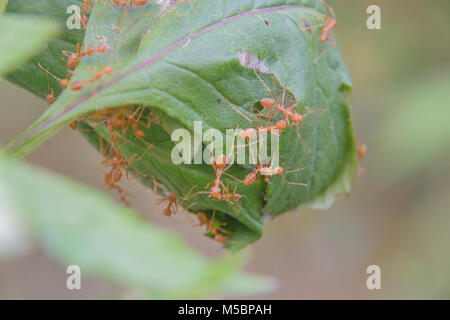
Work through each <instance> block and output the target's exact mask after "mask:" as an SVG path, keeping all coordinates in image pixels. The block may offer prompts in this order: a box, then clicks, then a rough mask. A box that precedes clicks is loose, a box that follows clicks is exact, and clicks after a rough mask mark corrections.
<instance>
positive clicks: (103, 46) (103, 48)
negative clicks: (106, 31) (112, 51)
mask: <svg viewBox="0 0 450 320" xmlns="http://www.w3.org/2000/svg"><path fill="white" fill-rule="evenodd" d="M107 51H108V49H107V48H106V46H105V45H101V46H98V47H97V52H99V53H107Z"/></svg>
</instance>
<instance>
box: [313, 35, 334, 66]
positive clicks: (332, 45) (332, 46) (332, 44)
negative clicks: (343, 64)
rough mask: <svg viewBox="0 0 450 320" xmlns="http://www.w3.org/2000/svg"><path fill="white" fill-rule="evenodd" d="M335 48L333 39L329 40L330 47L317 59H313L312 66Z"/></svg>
mask: <svg viewBox="0 0 450 320" xmlns="http://www.w3.org/2000/svg"><path fill="white" fill-rule="evenodd" d="M335 46H336V40H334V39H333V38H331V45H330V46H329V47H328V48H327V49H326V50H325V51H324V52H322V53H321V54H320V55H319V56H318V57H316V58H315V59H314V64H317V61H318V60H319V59H320V58H322V57H323V56H324V55H326V54H327V53H328V52H329V51H330V50H331V49H333V48H334V47H335Z"/></svg>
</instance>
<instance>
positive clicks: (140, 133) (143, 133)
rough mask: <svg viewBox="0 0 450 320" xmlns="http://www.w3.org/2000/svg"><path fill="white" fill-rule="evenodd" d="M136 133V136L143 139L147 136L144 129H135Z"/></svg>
mask: <svg viewBox="0 0 450 320" xmlns="http://www.w3.org/2000/svg"><path fill="white" fill-rule="evenodd" d="M134 135H135V136H136V138H138V139H141V138H143V137H145V132H144V131H142V130H135V131H134Z"/></svg>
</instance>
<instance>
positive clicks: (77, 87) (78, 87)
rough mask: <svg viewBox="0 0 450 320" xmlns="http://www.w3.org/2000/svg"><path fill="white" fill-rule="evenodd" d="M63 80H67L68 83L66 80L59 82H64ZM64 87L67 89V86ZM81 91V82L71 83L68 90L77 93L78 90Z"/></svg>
mask: <svg viewBox="0 0 450 320" xmlns="http://www.w3.org/2000/svg"><path fill="white" fill-rule="evenodd" d="M65 80H67V82H69V80H68V79H64V80H61V81H65ZM66 87H67V86H66ZM81 89H83V82H81V81H75V82H74V83H72V85H71V86H70V90H74V91H79V90H81Z"/></svg>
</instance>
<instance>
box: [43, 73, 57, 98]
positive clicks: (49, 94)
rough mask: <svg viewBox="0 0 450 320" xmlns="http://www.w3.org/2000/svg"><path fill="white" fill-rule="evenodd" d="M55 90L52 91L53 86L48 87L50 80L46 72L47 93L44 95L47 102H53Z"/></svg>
mask: <svg viewBox="0 0 450 320" xmlns="http://www.w3.org/2000/svg"><path fill="white" fill-rule="evenodd" d="M55 100H56V98H55V92H54V91H53V88H50V81H49V79H48V73H47V95H46V96H45V101H47V104H49V105H50V104H53V102H55Z"/></svg>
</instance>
